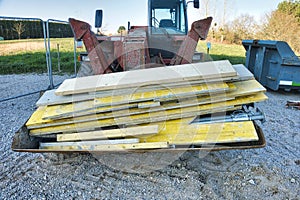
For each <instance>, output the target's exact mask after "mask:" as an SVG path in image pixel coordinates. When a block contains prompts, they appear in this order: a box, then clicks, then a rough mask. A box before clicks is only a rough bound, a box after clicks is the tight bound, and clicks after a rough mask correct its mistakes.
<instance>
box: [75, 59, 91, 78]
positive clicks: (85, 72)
mask: <svg viewBox="0 0 300 200" xmlns="http://www.w3.org/2000/svg"><path fill="white" fill-rule="evenodd" d="M92 75H95V74H94V72H93V69H92V66H91V64H90V62H81V64H80V68H79V70H78V73H77V77H85V76H92Z"/></svg>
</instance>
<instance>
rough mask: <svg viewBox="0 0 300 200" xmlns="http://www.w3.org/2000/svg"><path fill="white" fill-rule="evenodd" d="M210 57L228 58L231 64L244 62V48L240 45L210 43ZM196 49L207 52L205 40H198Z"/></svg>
mask: <svg viewBox="0 0 300 200" xmlns="http://www.w3.org/2000/svg"><path fill="white" fill-rule="evenodd" d="M211 46H212V48H211V50H210V53H209V55H210V57H211V59H212V60H229V61H230V62H231V64H233V65H235V64H245V61H246V50H245V49H244V47H243V46H242V45H234V44H220V43H212V45H211ZM197 50H198V51H200V52H207V47H206V42H203V41H201V42H199V45H198V47H197Z"/></svg>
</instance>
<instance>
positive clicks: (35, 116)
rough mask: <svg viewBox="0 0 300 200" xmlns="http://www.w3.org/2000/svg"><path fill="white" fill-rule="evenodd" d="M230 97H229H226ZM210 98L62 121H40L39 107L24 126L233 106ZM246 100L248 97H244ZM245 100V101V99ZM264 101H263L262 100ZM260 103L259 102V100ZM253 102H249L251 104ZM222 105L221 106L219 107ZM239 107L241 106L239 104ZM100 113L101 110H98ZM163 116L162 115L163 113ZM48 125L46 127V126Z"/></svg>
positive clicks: (41, 109) (217, 98) (32, 126)
mask: <svg viewBox="0 0 300 200" xmlns="http://www.w3.org/2000/svg"><path fill="white" fill-rule="evenodd" d="M228 96H230V95H228ZM211 98H212V97H210V96H209V97H207V98H198V99H191V100H184V101H181V102H179V103H169V104H165V105H164V106H162V107H157V108H151V109H128V110H123V111H122V110H121V111H115V112H112V113H102V114H94V113H92V114H93V115H87V116H79V117H74V118H70V119H62V120H54V121H52V120H43V119H41V117H40V116H41V115H43V113H45V112H47V107H40V108H39V109H38V110H37V111H36V112H35V113H34V114H33V115H32V116H31V118H30V119H29V121H28V122H27V124H26V126H27V127H28V128H29V129H36V128H42V127H47V126H57V125H65V124H71V123H81V122H88V121H95V120H100V119H108V118H120V117H126V116H130V115H138V114H148V113H150V112H152V113H153V112H160V111H161V112H164V111H166V110H173V109H182V108H186V107H192V106H197V105H203V104H210V103H214V105H215V106H216V107H218V106H219V107H220V106H223V105H229V106H233V105H232V104H227V103H224V102H220V103H217V102H219V101H220V100H221V101H222V100H227V101H228V100H230V99H229V98H228V99H226V96H225V97H223V96H214V97H213V99H211ZM240 98H241V97H240ZM246 98H248V97H246ZM246 100H247V99H246ZM263 100H264V99H263ZM259 101H261V100H259ZM228 102H233V101H228ZM252 102H253V101H251V103H252ZM220 104H222V105H220ZM239 105H241V104H240V103H239ZM206 108H207V107H205V106H202V107H199V108H198V107H194V108H192V109H194V110H197V109H199V110H201V109H206ZM99 110H100V111H101V108H99ZM94 112H95V113H98V112H99V111H94ZM180 112H182V113H183V112H187V110H185V109H184V110H180ZM163 114H164V113H163ZM47 124H48V125H47Z"/></svg>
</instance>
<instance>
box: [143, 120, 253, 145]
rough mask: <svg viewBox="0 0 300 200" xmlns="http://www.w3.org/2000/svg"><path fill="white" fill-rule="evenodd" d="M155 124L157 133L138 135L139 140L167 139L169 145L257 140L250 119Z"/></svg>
mask: <svg viewBox="0 0 300 200" xmlns="http://www.w3.org/2000/svg"><path fill="white" fill-rule="evenodd" d="M157 124H158V125H159V133H158V134H156V135H153V136H149V137H138V138H139V139H140V142H157V141H167V142H168V143H169V144H170V145H192V144H194V145H196V144H215V143H231V142H248V141H257V140H258V136H257V133H256V130H255V126H254V124H253V122H252V121H245V122H227V123H213V124H202V125H199V124H188V123H185V122H182V121H181V120H173V121H168V122H166V123H157Z"/></svg>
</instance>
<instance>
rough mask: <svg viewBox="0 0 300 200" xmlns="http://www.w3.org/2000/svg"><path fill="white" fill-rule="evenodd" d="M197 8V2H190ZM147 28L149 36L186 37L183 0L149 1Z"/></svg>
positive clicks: (186, 23)
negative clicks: (148, 28) (170, 35)
mask: <svg viewBox="0 0 300 200" xmlns="http://www.w3.org/2000/svg"><path fill="white" fill-rule="evenodd" d="M191 2H193V3H194V7H195V8H199V0H194V1H191ZM148 9H149V10H148V15H149V17H148V20H149V21H148V26H149V27H150V30H151V34H164V33H167V34H172V35H186V34H187V32H188V20H187V3H186V1H185V0H163V1H162V0H149V1H148Z"/></svg>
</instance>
